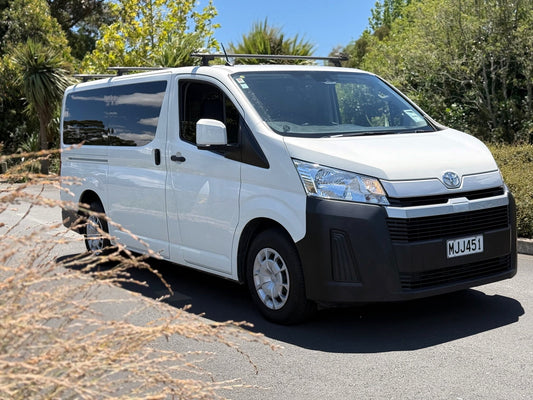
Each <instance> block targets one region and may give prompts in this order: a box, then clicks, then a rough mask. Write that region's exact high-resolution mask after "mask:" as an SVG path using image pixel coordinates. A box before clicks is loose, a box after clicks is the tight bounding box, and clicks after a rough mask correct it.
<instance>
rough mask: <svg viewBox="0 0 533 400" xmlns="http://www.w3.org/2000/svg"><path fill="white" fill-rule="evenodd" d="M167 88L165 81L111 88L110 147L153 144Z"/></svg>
mask: <svg viewBox="0 0 533 400" xmlns="http://www.w3.org/2000/svg"><path fill="white" fill-rule="evenodd" d="M166 87H167V82H166V81H156V82H143V83H135V84H128V85H120V86H114V87H113V91H112V94H113V102H112V104H111V107H110V116H109V128H110V133H111V134H110V136H109V144H110V145H112V146H144V145H146V144H148V143H150V142H151V141H152V140H154V137H155V133H156V130H157V123H158V121H159V114H160V113H161V106H162V104H163V98H164V97H165V90H166Z"/></svg>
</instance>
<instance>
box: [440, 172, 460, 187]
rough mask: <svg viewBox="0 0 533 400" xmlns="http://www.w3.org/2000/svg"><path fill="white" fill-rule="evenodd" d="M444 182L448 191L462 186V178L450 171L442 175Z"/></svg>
mask: <svg viewBox="0 0 533 400" xmlns="http://www.w3.org/2000/svg"><path fill="white" fill-rule="evenodd" d="M442 182H443V183H444V185H445V186H446V187H447V188H448V189H457V188H458V187H459V186H461V178H459V175H457V174H456V173H455V172H452V171H448V172H445V173H444V175H442Z"/></svg>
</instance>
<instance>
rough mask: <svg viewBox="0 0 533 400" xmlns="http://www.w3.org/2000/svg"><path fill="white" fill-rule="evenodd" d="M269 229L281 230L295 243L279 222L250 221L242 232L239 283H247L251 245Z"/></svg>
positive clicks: (239, 255)
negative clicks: (247, 258)
mask: <svg viewBox="0 0 533 400" xmlns="http://www.w3.org/2000/svg"><path fill="white" fill-rule="evenodd" d="M267 229H279V230H281V231H282V232H283V233H284V234H285V236H286V237H287V240H290V241H291V242H292V243H294V242H293V240H292V238H291V235H290V234H289V232H288V231H287V229H285V228H284V227H283V225H281V224H280V223H279V222H276V221H274V220H272V219H270V218H255V219H253V220H251V221H249V222H248V224H246V226H245V227H244V229H243V230H242V233H241V236H240V240H239V247H238V251H237V274H238V280H239V282H241V283H246V256H247V254H248V249H249V248H250V244H251V243H252V241H253V240H254V238H255V237H256V236H257V235H258V234H259V233H261V232H263V231H265V230H267Z"/></svg>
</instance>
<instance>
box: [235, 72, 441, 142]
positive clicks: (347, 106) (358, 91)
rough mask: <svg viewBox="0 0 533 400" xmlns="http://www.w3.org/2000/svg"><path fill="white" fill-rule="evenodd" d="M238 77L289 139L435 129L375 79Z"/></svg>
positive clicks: (289, 74)
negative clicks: (294, 137) (292, 137)
mask: <svg viewBox="0 0 533 400" xmlns="http://www.w3.org/2000/svg"><path fill="white" fill-rule="evenodd" d="M232 77H233V79H234V80H235V82H236V83H237V84H238V85H239V86H240V88H241V90H242V91H243V92H244V94H245V95H246V97H247V98H248V100H249V101H250V103H251V104H252V105H253V106H254V107H255V109H256V110H257V112H258V113H259V115H260V116H261V117H262V118H263V120H264V121H265V122H266V123H267V124H268V125H269V126H270V128H272V129H273V130H274V131H275V132H277V133H279V134H282V135H285V136H306V137H309V136H332V137H335V136H357V135H371V134H381V135H383V134H389V133H391V134H392V133H403V132H405V133H407V132H411V133H412V132H426V131H434V130H435V129H434V128H433V127H432V126H431V125H429V123H428V121H427V120H426V119H425V118H424V117H423V115H422V114H421V113H420V112H419V111H417V110H416V109H415V108H413V106H412V105H411V104H409V102H408V101H406V100H405V99H404V98H403V97H401V96H400V95H399V94H398V93H397V92H395V91H394V90H393V89H392V88H391V87H390V86H388V85H387V84H386V83H385V82H383V81H382V80H380V79H379V78H377V77H376V76H373V75H370V74H365V73H358V72H353V73H352V72H324V71H275V72H273V71H264V72H250V73H246V72H244V73H236V74H233V75H232Z"/></svg>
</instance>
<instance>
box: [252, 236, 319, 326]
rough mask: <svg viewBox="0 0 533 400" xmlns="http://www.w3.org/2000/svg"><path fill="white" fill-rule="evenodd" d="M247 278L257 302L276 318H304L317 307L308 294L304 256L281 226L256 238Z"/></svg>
mask: <svg viewBox="0 0 533 400" xmlns="http://www.w3.org/2000/svg"><path fill="white" fill-rule="evenodd" d="M246 280H247V283H248V288H249V290H250V293H251V295H252V298H253V300H254V302H255V304H256V305H257V306H258V308H259V310H260V311H261V313H262V314H263V315H264V316H265V317H266V318H267V319H269V320H271V321H273V322H277V323H281V324H294V323H298V322H302V321H303V320H305V319H307V318H308V317H309V316H310V315H312V314H313V313H314V312H315V311H316V305H315V304H314V303H313V302H311V301H309V300H307V298H306V296H305V282H304V277H303V273H302V267H301V263H300V257H299V256H298V253H297V251H296V248H295V247H294V244H293V243H292V241H291V240H290V238H289V237H288V235H287V234H286V233H285V232H283V231H281V230H278V229H269V230H266V231H264V232H261V233H260V234H259V235H258V236H257V237H256V238H255V239H254V240H253V242H252V244H251V246H250V248H249V251H248V256H247V259H246Z"/></svg>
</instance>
